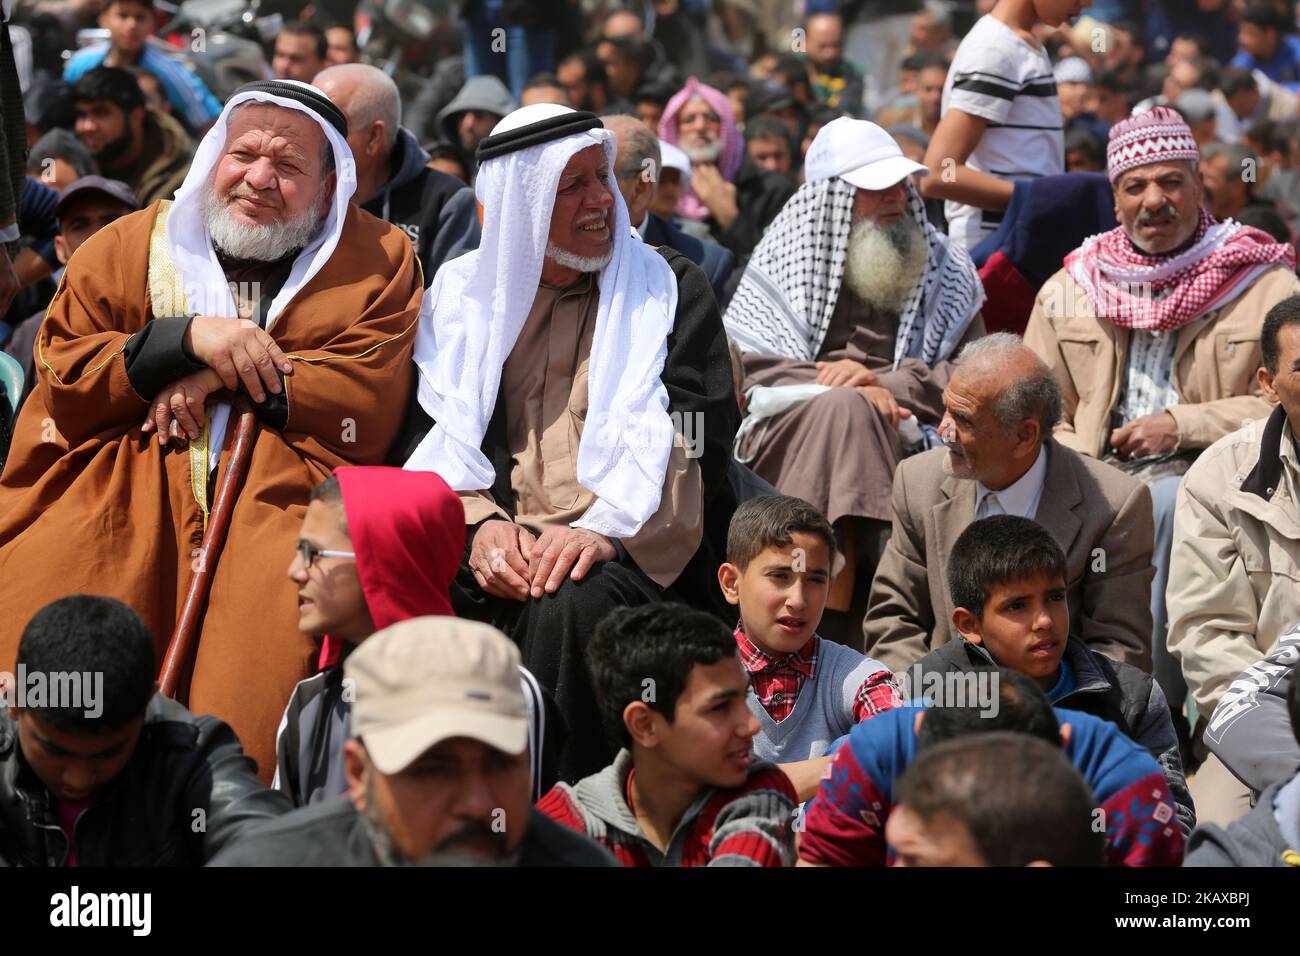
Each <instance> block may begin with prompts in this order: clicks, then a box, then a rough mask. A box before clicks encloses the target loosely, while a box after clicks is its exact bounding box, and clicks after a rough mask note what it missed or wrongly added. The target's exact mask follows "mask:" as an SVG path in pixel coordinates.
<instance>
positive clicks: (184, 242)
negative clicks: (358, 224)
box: [167, 80, 357, 468]
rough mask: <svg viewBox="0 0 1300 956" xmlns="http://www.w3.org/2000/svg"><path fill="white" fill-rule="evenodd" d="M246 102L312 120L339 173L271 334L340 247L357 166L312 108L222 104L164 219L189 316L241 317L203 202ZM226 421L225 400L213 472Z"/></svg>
mask: <svg viewBox="0 0 1300 956" xmlns="http://www.w3.org/2000/svg"><path fill="white" fill-rule="evenodd" d="M280 82H282V83H294V84H296V85H298V86H302V87H303V88H304V89H306V90H310V91H311V92H312V93H313V94H316V95H319V93H320V91H319V90H317V89H315V88H314V87H312V86H310V85H308V84H306V83H298V82H297V81H294V80H281V81H280ZM249 100H255V101H257V102H259V103H273V104H275V105H276V106H282V107H284V108H285V109H290V110H298V111H299V112H302V113H305V114H307V115H308V116H310V117H311V118H312V119H313V120H315V121H316V122H317V123H318V124H319V125H320V128H321V129H322V130H323V131H324V133H325V138H326V139H327V140H328V141H329V144H330V146H331V147H332V148H333V150H334V167H335V169H336V170H337V172H338V177H337V182H336V184H335V187H334V202H333V205H332V206H331V207H330V211H329V215H328V216H326V218H325V223H324V225H323V226H322V228H321V229H320V231H319V232H318V233H317V234H316V238H315V239H313V240H312V241H311V242H309V243H308V244H307V245H306V246H305V247H304V248H303V250H302V252H300V253H298V257H297V258H296V259H295V260H294V263H293V268H292V269H291V270H290V271H289V278H288V280H287V281H286V282H285V284H284V287H283V288H281V289H280V291H279V293H278V294H277V295H276V297H275V298H274V299H273V300H272V301H271V306H270V309H269V314H268V315H267V317H266V329H267V331H270V329H271V326H272V325H274V324H275V320H276V319H277V318H278V317H279V315H280V313H281V312H283V311H284V308H285V306H287V305H288V304H289V302H290V301H292V299H293V297H294V296H295V295H297V294H298V292H299V291H301V289H302V288H303V286H305V285H306V284H307V283H308V282H310V281H311V280H312V277H313V276H315V275H316V273H317V272H319V271H320V270H321V267H322V266H324V265H325V263H326V262H328V261H329V258H330V256H332V255H333V254H334V248H335V247H336V246H337V245H338V242H339V236H340V235H341V234H342V232H343V220H344V218H345V217H346V215H347V209H348V202H349V200H351V198H352V194H353V192H355V191H356V188H357V177H356V164H355V162H354V160H353V158H352V150H351V148H350V147H349V146H348V142H347V140H346V139H345V138H344V137H343V135H342V134H341V133H340V132H339V131H338V130H337V129H335V128H334V127H333V126H332V125H331V124H330V123H329V122H328V121H326V119H325V118H324V117H323V116H321V115H320V114H319V113H317V112H315V111H314V110H312V109H311V108H310V107H308V106H306V105H304V104H302V103H299V102H298V101H297V100H292V99H288V98H286V97H283V96H276V95H274V94H272V93H268V92H266V91H264V90H249V91H246V92H242V93H240V92H236V93H235V94H234V95H233V96H231V97H230V99H229V100H227V101H226V105H225V108H224V109H222V111H221V115H220V116H219V117H217V121H216V122H215V123H214V124H213V125H212V128H211V129H210V130H208V133H207V135H206V136H204V137H203V141H202V142H201V143H199V148H198V150H197V151H196V152H195V154H194V161H193V162H192V163H191V164H190V171H189V173H188V174H186V176H185V182H183V183H182V184H181V187H180V189H178V190H176V200H175V202H173V203H172V208H171V211H170V212H169V213H168V215H167V247H168V251H169V252H171V257H172V263H173V264H174V265H175V267H176V273H177V275H178V276H179V278H180V280H181V287H182V288H183V289H184V292H185V302H186V305H187V307H188V309H189V312H190V313H191V314H198V315H211V316H226V317H230V318H238V314H239V313H238V311H237V309H236V306H235V299H234V296H232V295H231V293H230V286H229V283H228V282H227V280H226V274H225V270H223V269H222V268H221V263H220V262H219V261H218V260H217V253H216V250H215V249H214V248H213V246H212V237H211V235H210V234H209V233H208V225H207V222H206V220H205V219H204V217H203V199H204V192H205V190H208V189H210V188H212V187H211V185H210V184H209V182H208V177H209V176H210V175H211V174H212V169H213V167H214V166H215V165H216V164H217V162H218V160H220V159H221V156H222V154H223V152H224V151H225V146H226V126H227V123H228V121H229V118H230V112H231V110H233V109H234V108H235V107H236V106H238V105H239V104H240V103H246V102H248V101H249ZM229 418H230V405H229V404H228V403H224V402H223V403H221V404H220V405H218V406H217V407H216V408H214V409H213V411H212V425H211V431H210V433H209V442H208V449H209V452H210V455H211V467H213V468H215V467H216V466H217V459H218V457H219V455H220V451H221V443H222V439H223V437H224V435H225V431H226V423H227V422H228V421H229Z"/></svg>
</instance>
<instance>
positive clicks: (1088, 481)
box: [862, 439, 1155, 672]
mask: <svg viewBox="0 0 1300 956" xmlns="http://www.w3.org/2000/svg"><path fill="white" fill-rule="evenodd" d="M945 454H946V452H945V451H944V449H942V448H936V449H932V450H931V451H927V452H924V453H923V454H920V455H915V456H913V457H911V458H905V459H903V461H902V462H900V463H899V465H898V470H897V472H896V473H895V474H894V501H893V510H894V519H893V534H892V535H891V536H890V539H889V544H888V546H887V547H886V548H885V553H884V556H883V557H882V558H881V559H880V565H879V566H878V567H877V569H876V576H875V579H874V580H873V581H872V584H871V598H870V602H869V604H868V606H867V617H866V620H865V621H864V622H863V625H862V627H863V630H864V631H865V633H866V649H867V653H868V654H869V655H871V656H872V657H874V658H876V659H877V660H879V661H882V662H883V663H885V664H886V665H887V666H889V667H890V668H892V669H893V670H894V671H895V672H899V671H903V670H906V669H907V668H908V667H910V666H911V665H912V664H914V663H916V662H917V661H918V660H920V659H921V658H922V657H924V656H925V655H926V654H928V653H929V652H930V651H932V650H934V649H935V648H936V647H938V646H939V645H941V644H945V643H947V642H948V641H952V640H957V639H958V636H959V635H958V634H957V632H956V629H955V628H954V627H953V626H952V612H953V606H952V601H951V600H950V599H949V597H948V584H947V576H946V573H945V569H946V568H947V566H948V555H949V554H950V553H951V552H952V546H953V544H954V543H955V542H956V540H957V536H958V535H960V534H961V533H962V531H964V530H965V529H966V526H967V525H969V524H970V523H971V522H972V521H974V520H975V505H976V502H975V482H974V481H970V480H962V479H958V478H953V477H952V476H951V475H949V474H947V473H946V472H945V471H944V470H943V458H944V455H945ZM1034 519H1035V520H1036V521H1037V522H1038V523H1039V524H1041V525H1042V526H1043V527H1045V528H1046V529H1047V530H1048V531H1049V532H1051V535H1052V537H1053V538H1055V539H1056V542H1057V543H1058V544H1059V545H1060V546H1061V550H1062V551H1064V552H1065V563H1066V571H1067V575H1068V580H1067V582H1066V583H1067V585H1068V587H1069V608H1070V633H1071V634H1074V635H1077V636H1078V637H1080V638H1082V639H1083V641H1084V643H1086V644H1087V645H1088V646H1089V647H1091V648H1092V649H1093V650H1096V651H1100V652H1101V653H1103V654H1105V655H1106V656H1108V657H1110V658H1111V659H1112V660H1118V661H1124V662H1126V663H1129V664H1133V665H1135V666H1137V667H1140V668H1142V669H1143V670H1144V671H1148V672H1149V671H1150V670H1151V605H1150V602H1151V580H1152V578H1153V577H1154V576H1155V569H1154V568H1153V567H1152V566H1151V551H1152V547H1153V543H1154V539H1155V531H1154V526H1153V524H1152V519H1151V493H1150V492H1149V491H1148V490H1147V487H1146V485H1144V484H1143V483H1142V482H1140V481H1138V480H1137V479H1136V478H1132V477H1130V476H1129V475H1126V474H1124V472H1122V471H1120V470H1119V469H1118V468H1114V467H1112V466H1110V465H1108V464H1106V463H1105V462H1100V461H1097V460H1096V459H1093V458H1086V457H1084V456H1083V455H1080V454H1079V453H1078V452H1075V451H1072V450H1071V449H1069V448H1066V447H1065V446H1064V445H1061V444H1059V443H1058V442H1057V441H1056V440H1055V439H1048V442H1047V476H1046V478H1045V479H1044V483H1043V495H1042V499H1041V500H1040V502H1039V504H1038V513H1037V514H1036V515H1035V516H1034Z"/></svg>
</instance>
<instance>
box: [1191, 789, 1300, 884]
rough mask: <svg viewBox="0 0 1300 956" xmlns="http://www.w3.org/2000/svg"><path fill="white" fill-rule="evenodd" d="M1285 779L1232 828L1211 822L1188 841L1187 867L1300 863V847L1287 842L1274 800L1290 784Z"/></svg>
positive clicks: (1265, 792)
mask: <svg viewBox="0 0 1300 956" xmlns="http://www.w3.org/2000/svg"><path fill="white" fill-rule="evenodd" d="M1289 782H1292V783H1293V782H1294V781H1286V780H1282V781H1279V782H1278V783H1275V784H1272V785H1271V786H1269V787H1267V788H1266V789H1265V790H1264V792H1263V793H1261V794H1260V795H1259V803H1257V804H1255V809H1253V810H1251V811H1250V813H1248V814H1246V815H1245V816H1244V817H1242V818H1241V819H1240V820H1237V821H1235V822H1233V823H1230V824H1228V829H1227V830H1224V829H1222V828H1221V827H1218V826H1215V825H1214V824H1213V823H1207V824H1205V825H1204V826H1201V827H1198V828H1197V830H1196V832H1195V833H1193V834H1192V837H1191V839H1190V840H1189V841H1188V843H1187V856H1186V858H1185V859H1184V860H1183V866H1300V848H1296V847H1292V846H1289V845H1288V844H1287V839H1286V837H1285V836H1283V835H1282V831H1281V829H1280V828H1279V827H1278V825H1277V817H1276V816H1275V814H1274V806H1273V805H1274V802H1275V800H1276V798H1277V794H1278V791H1279V790H1281V789H1282V788H1283V787H1284V786H1285V785H1286V784H1287V783H1289Z"/></svg>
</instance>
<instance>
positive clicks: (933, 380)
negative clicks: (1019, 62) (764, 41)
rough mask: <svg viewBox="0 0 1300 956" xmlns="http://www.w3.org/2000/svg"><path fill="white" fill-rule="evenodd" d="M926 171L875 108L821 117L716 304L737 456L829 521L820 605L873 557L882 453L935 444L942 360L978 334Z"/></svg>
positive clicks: (969, 276) (974, 278)
mask: <svg viewBox="0 0 1300 956" xmlns="http://www.w3.org/2000/svg"><path fill="white" fill-rule="evenodd" d="M924 172H925V167H924V166H922V165H921V164H919V163H914V162H912V161H911V160H909V159H907V158H906V157H904V156H903V153H902V150H901V149H899V147H898V145H897V144H896V143H895V142H894V140H893V139H892V138H891V137H890V136H889V134H887V133H886V132H885V131H884V130H882V129H881V128H880V127H878V126H876V125H875V124H874V123H868V122H865V121H863V120H853V119H849V118H847V117H844V118H841V119H837V120H834V121H833V122H831V123H828V124H827V125H826V126H824V127H822V129H821V130H820V131H819V132H818V134H817V136H816V138H815V139H814V140H813V143H812V146H811V147H810V148H809V150H808V158H807V161H806V164H805V178H806V181H805V182H804V184H803V185H802V186H800V187H799V191H798V192H797V193H795V195H794V198H792V199H791V200H790V202H789V203H787V204H786V206H785V208H784V209H782V210H781V213H780V215H778V216H777V218H776V219H775V220H774V221H773V223H772V225H771V227H770V228H769V229H768V231H767V234H766V235H765V236H764V237H763V239H762V241H761V242H760V243H759V245H758V248H757V249H756V250H755V251H754V257H753V259H751V260H750V263H749V265H748V267H747V268H746V270H745V274H744V277H743V278H742V279H741V281H740V285H739V287H738V288H737V290H736V294H735V296H734V297H733V298H732V300H731V303H730V305H729V306H728V307H727V312H726V315H725V316H724V321H725V323H726V327H727V332H728V334H729V335H730V336H731V339H732V341H733V342H734V343H735V345H736V346H738V347H739V349H740V351H741V360H742V363H743V366H744V372H745V379H744V384H743V386H742V389H743V391H744V392H745V394H746V395H747V396H748V403H747V409H746V411H747V414H746V418H745V420H744V422H742V424H741V437H740V439H739V441H738V442H737V447H736V452H737V458H738V459H739V460H740V461H742V462H744V463H746V464H748V465H749V466H750V467H751V468H753V469H754V471H756V472H757V473H758V474H759V475H760V476H762V477H763V478H765V479H767V480H768V481H770V482H772V484H774V485H776V486H777V487H778V488H779V489H781V491H782V492H784V493H785V494H789V495H795V496H797V497H800V498H803V499H804V500H806V501H808V502H810V503H812V504H813V505H815V506H816V507H817V508H818V509H819V510H821V511H822V513H823V514H825V515H826V517H827V518H828V519H829V520H830V521H831V523H832V525H833V526H834V527H835V530H836V534H837V537H838V538H839V540H840V545H841V551H842V552H843V553H844V555H845V558H846V559H847V563H846V564H845V566H844V570H843V571H842V572H841V573H840V574H839V576H838V577H837V578H836V581H835V584H834V585H833V587H832V591H831V598H830V601H829V602H828V607H830V608H831V609H833V610H848V609H849V607H850V604H851V603H852V601H851V597H852V595H853V592H854V583H855V580H856V581H860V582H861V583H862V585H863V586H862V587H860V588H858V589H857V590H858V595H857V596H858V597H859V598H861V599H865V596H866V585H867V584H869V583H870V575H871V569H870V567H865V568H863V567H860V566H859V565H858V562H857V561H856V560H855V559H856V558H857V557H858V556H859V552H861V554H862V556H863V557H865V558H866V560H867V563H868V564H869V563H871V561H872V560H874V558H875V557H876V556H878V548H879V547H880V545H881V543H882V538H883V534H884V532H885V531H886V530H887V528H888V524H887V523H888V521H889V520H890V515H891V507H890V493H891V483H892V480H893V475H894V468H895V466H896V465H897V464H898V461H899V459H900V458H901V457H902V456H903V455H904V454H905V453H906V452H908V451H909V450H916V449H920V448H927V447H935V446H937V445H938V444H939V441H938V436H937V434H936V433H935V431H934V426H936V425H937V424H938V422H939V419H940V418H941V417H942V415H943V389H944V387H945V386H946V384H947V381H948V375H949V370H950V362H949V359H950V357H951V356H952V355H953V354H954V352H955V351H956V350H957V349H958V348H959V347H960V346H961V345H962V344H963V343H964V342H966V341H970V340H972V339H975V338H978V337H979V336H981V335H983V334H984V324H983V321H982V320H981V318H980V314H979V308H980V304H981V303H982V302H983V299H984V294H983V288H982V286H981V285H980V280H979V275H978V273H977V272H976V270H975V267H974V265H973V264H972V263H971V260H970V257H969V256H968V255H967V254H966V253H965V251H964V250H962V249H960V248H958V247H957V246H955V245H952V244H950V243H949V242H948V240H947V237H945V236H944V235H942V234H941V233H940V232H938V231H937V230H936V229H935V228H934V227H933V226H931V225H930V224H929V223H928V221H927V220H926V216H925V205H924V203H923V202H922V201H921V198H920V196H919V194H918V193H917V191H916V189H915V188H914V187H913V186H912V183H911V176H912V175H913V174H916V173H922V174H923V173H924ZM854 623H855V624H856V622H854Z"/></svg>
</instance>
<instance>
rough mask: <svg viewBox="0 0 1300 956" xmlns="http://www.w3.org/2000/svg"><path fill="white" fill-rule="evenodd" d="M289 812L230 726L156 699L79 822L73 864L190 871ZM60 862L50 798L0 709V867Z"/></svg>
mask: <svg viewBox="0 0 1300 956" xmlns="http://www.w3.org/2000/svg"><path fill="white" fill-rule="evenodd" d="M289 809H290V806H289V801H288V800H287V799H286V798H285V797H284V795H283V794H280V793H276V792H275V791H273V790H268V789H267V788H266V787H265V786H263V785H262V783H261V781H259V780H258V779H257V773H256V768H255V767H254V765H253V761H252V759H251V758H249V757H247V756H245V754H244V750H243V748H242V747H241V746H240V744H239V738H237V737H236V736H235V733H234V731H233V730H231V729H230V727H228V726H227V725H226V724H225V723H223V722H222V721H220V720H218V719H217V718H215V717H196V716H194V715H193V714H191V713H190V712H189V711H188V710H186V709H185V708H184V707H182V706H181V705H180V704H178V703H176V702H175V701H173V700H169V699H168V698H166V697H163V696H162V695H161V694H156V695H154V698H153V700H152V701H151V702H150V704H149V709H148V710H147V711H146V712H145V722H144V728H143V729H142V730H141V732H140V738H139V741H138V742H137V743H136V748H135V752H134V753H133V754H132V756H131V759H130V760H129V761H128V762H127V765H126V767H125V768H124V769H123V770H122V772H121V773H120V774H118V775H117V777H115V778H114V779H113V781H112V782H111V783H110V784H109V785H108V786H107V787H106V788H105V790H104V791H103V792H102V793H101V794H100V798H99V801H98V802H97V803H95V804H94V805H93V806H91V807H90V808H89V809H88V810H86V811H85V812H84V813H83V814H82V815H81V817H80V818H79V819H78V820H77V823H76V827H75V831H74V840H75V841H76V849H77V863H78V865H79V866H197V865H199V864H202V863H204V862H206V861H207V860H210V859H211V858H212V857H214V856H216V855H217V853H218V852H219V851H220V850H223V849H225V848H226V847H227V846H229V845H230V844H231V843H233V842H234V841H235V839H236V838H237V837H239V836H240V835H241V834H243V833H244V832H245V831H247V830H248V829H249V828H250V827H252V826H255V825H256V824H259V823H264V822H267V821H269V820H272V819H273V818H275V817H278V816H280V815H281V814H282V813H287V812H288V811H289ZM67 858H68V840H67V837H65V836H64V833H63V830H62V829H60V827H59V824H58V821H57V817H56V815H55V806H54V799H53V797H51V795H50V794H49V792H48V791H47V790H46V789H45V787H44V786H43V785H42V784H41V782H40V781H39V780H38V779H37V777H36V774H35V773H34V772H33V771H32V769H31V768H30V767H29V766H28V765H27V762H26V760H25V759H24V758H23V756H22V752H21V749H20V747H19V744H18V727H17V724H16V723H15V721H14V720H13V719H12V718H11V717H10V716H9V714H8V712H7V711H5V710H0V861H4V862H8V863H10V864H14V865H20V866H63V865H64V864H65V863H66V861H67Z"/></svg>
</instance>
